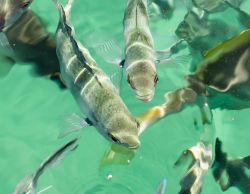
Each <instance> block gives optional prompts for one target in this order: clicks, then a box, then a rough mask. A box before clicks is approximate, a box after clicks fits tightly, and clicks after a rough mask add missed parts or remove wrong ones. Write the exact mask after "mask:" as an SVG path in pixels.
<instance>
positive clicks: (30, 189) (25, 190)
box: [13, 138, 78, 194]
mask: <svg viewBox="0 0 250 194" xmlns="http://www.w3.org/2000/svg"><path fill="white" fill-rule="evenodd" d="M77 140H78V139H77V138H76V139H73V140H71V141H69V142H68V143H66V144H65V145H63V146H62V147H61V148H59V149H58V150H57V151H56V152H55V153H53V154H52V155H51V156H49V157H48V158H47V159H46V160H45V161H44V162H43V163H42V164H41V165H40V167H39V168H38V169H37V170H36V171H35V172H34V173H33V174H31V175H30V176H27V177H25V178H24V179H23V180H22V181H20V182H19V183H18V184H17V186H16V188H15V190H14V192H13V194H35V193H36V187H37V182H38V179H39V177H40V176H41V175H42V174H43V172H44V171H46V170H47V169H48V168H49V167H52V166H54V165H55V164H57V163H58V162H60V160H61V159H62V158H63V157H64V156H65V155H66V154H68V152H70V151H73V150H74V149H76V147H77ZM40 193H41V192H40Z"/></svg>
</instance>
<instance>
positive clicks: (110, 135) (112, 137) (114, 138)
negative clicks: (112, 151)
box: [108, 133, 120, 143]
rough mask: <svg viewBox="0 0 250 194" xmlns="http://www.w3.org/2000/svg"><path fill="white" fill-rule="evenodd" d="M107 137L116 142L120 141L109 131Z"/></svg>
mask: <svg viewBox="0 0 250 194" xmlns="http://www.w3.org/2000/svg"><path fill="white" fill-rule="evenodd" d="M108 135H109V137H110V138H111V139H112V140H113V141H114V142H116V143H120V141H119V140H118V139H117V138H116V137H115V136H113V135H112V134H111V133H108Z"/></svg>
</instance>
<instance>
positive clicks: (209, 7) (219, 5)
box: [192, 0, 244, 12]
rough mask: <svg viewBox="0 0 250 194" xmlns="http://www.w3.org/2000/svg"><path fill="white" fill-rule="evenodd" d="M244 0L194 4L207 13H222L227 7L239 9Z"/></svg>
mask: <svg viewBox="0 0 250 194" xmlns="http://www.w3.org/2000/svg"><path fill="white" fill-rule="evenodd" d="M243 1H244V0H209V1H206V0H192V2H193V4H194V5H195V6H196V7H198V8H201V9H203V10H205V11H207V12H214V11H221V10H223V9H225V6H232V7H235V8H236V7H239V6H240V5H241V3H242V2H243Z"/></svg>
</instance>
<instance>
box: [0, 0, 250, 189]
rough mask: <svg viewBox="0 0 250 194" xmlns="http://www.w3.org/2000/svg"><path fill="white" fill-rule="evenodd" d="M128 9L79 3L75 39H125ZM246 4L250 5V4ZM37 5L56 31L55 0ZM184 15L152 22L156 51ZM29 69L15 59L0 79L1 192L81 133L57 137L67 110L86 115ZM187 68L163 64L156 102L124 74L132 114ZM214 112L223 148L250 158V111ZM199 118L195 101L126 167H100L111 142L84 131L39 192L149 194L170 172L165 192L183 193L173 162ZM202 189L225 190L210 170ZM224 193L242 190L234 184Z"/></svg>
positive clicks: (118, 1) (151, 132)
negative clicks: (143, 98) (139, 93)
mask: <svg viewBox="0 0 250 194" xmlns="http://www.w3.org/2000/svg"><path fill="white" fill-rule="evenodd" d="M125 6H126V1H125V0H105V1H102V0H95V1H91V0H89V1H87V0H78V1H76V3H75V5H74V7H73V10H72V17H71V20H72V23H73V26H74V27H75V32H76V36H77V38H78V39H79V40H80V41H82V42H83V41H84V37H86V36H87V35H89V34H90V33H92V32H93V31H97V30H98V32H99V31H103V34H106V35H107V34H108V35H110V36H112V37H116V38H117V39H118V40H119V41H120V43H121V44H123V37H122V31H123V28H122V19H123V14H124V8H125ZM243 7H244V8H246V7H250V4H249V1H248V2H246V3H245V4H244V6H243ZM31 9H32V10H34V11H35V13H37V14H38V15H39V16H40V17H41V18H42V19H43V20H44V22H45V24H46V27H47V29H48V30H49V31H50V32H55V30H56V27H57V23H58V13H57V11H56V9H55V7H54V5H53V3H52V2H50V1H49V0H46V1H34V2H33V4H32V6H31ZM248 11H249V10H248ZM185 13H186V12H185V9H184V8H183V9H181V8H180V9H178V10H176V11H175V13H174V16H173V18H172V19H171V20H169V21H167V20H154V22H152V23H151V28H152V31H153V34H154V35H155V44H156V48H157V49H163V48H166V47H167V46H168V45H169V44H170V43H172V35H173V34H174V31H175V29H176V27H177V25H178V24H179V23H180V22H181V21H182V19H183V17H184V15H185ZM99 35H100V36H101V35H102V34H99ZM90 51H91V54H93V57H94V58H95V59H96V61H97V63H98V64H99V65H100V66H101V67H102V68H103V69H104V70H105V71H106V72H107V74H109V75H112V74H113V73H114V72H115V71H116V69H117V68H116V67H115V66H114V65H110V64H107V63H106V62H104V60H103V59H101V58H100V57H98V56H97V55H96V53H95V52H93V51H92V50H90ZM184 52H185V51H184ZM31 71H32V66H30V65H24V64H16V65H15V66H14V67H13V68H12V70H11V72H10V73H9V74H8V75H7V76H6V77H5V78H3V79H1V80H0V88H1V92H0V123H1V125H0V126H1V129H0V143H1V144H0V154H1V157H0V194H10V193H11V192H12V191H13V189H14V188H15V186H16V184H17V183H18V182H19V181H20V180H21V179H22V178H23V177H25V176H26V175H29V174H30V173H32V172H33V171H34V170H35V169H36V168H37V167H38V166H39V165H40V163H41V162H42V161H43V160H44V159H45V158H46V157H47V156H48V155H50V154H51V153H53V152H54V151H55V150H56V149H57V148H58V147H59V146H61V145H63V144H64V143H65V142H66V141H67V140H69V139H71V138H72V137H75V136H76V135H75V134H72V135H70V136H68V137H66V138H63V139H58V134H59V133H60V131H61V130H62V129H61V124H62V123H63V122H64V121H63V120H65V115H70V114H72V113H78V114H80V109H79V107H78V106H77V104H76V102H75V100H74V99H73V97H72V96H71V93H70V92H69V91H67V90H61V89H60V88H59V87H58V85H56V84H55V83H54V82H52V81H51V80H49V79H47V78H45V77H34V76H32V75H31ZM187 73H188V65H186V66H185V65H184V66H180V67H178V68H168V67H165V66H164V65H162V66H159V68H158V74H159V78H160V81H159V83H158V85H157V89H156V93H155V98H154V99H153V100H152V101H151V102H150V103H147V104H145V103H143V102H140V101H138V100H137V99H136V98H135V96H134V93H133V92H132V90H131V89H130V87H129V86H128V84H127V82H126V80H125V79H124V80H123V84H122V89H121V96H122V98H123V100H124V101H125V103H126V104H127V106H128V107H129V109H130V111H131V112H132V113H133V114H134V115H138V114H139V113H142V112H143V111H145V110H147V109H148V108H149V107H151V106H153V105H157V104H161V103H163V102H164V101H165V98H164V94H165V92H166V91H169V90H173V89H175V88H178V87H182V86H184V85H185V81H184V79H183V76H184V75H186V74H187ZM213 113H214V119H215V126H216V129H217V132H216V133H217V136H218V137H220V139H221V140H222V141H223V149H224V150H225V151H226V152H227V153H228V154H229V155H230V156H231V157H233V158H235V157H239V156H247V155H249V154H250V152H249V147H248V146H249V140H250V138H249V134H250V133H249V129H248V128H249V127H248V126H249V118H248V115H249V113H250V111H249V109H244V110H238V111H228V110H214V111H213ZM195 120H200V114H199V110H198V108H197V107H196V106H192V107H187V108H186V109H185V110H184V111H182V112H180V113H178V114H174V115H171V116H169V117H167V118H165V119H163V120H161V121H159V122H158V123H156V124H155V125H153V126H152V127H150V128H149V129H147V130H146V131H145V132H144V133H143V134H142V136H141V138H140V139H141V147H140V148H139V150H138V151H137V152H136V154H135V156H134V158H133V159H132V160H131V161H130V163H129V164H124V165H121V164H110V165H102V164H101V161H102V158H103V156H104V154H105V153H106V152H107V151H108V150H109V148H110V146H111V144H110V143H109V142H108V141H107V140H106V139H104V138H103V137H102V136H101V135H100V134H99V133H98V132H97V130H96V129H95V128H93V127H88V128H85V129H83V130H82V131H81V138H80V141H79V147H78V148H77V149H76V150H75V151H74V152H73V153H72V154H70V155H69V156H67V157H66V158H65V159H64V160H62V161H61V163H60V164H58V165H57V166H56V167H55V168H52V169H49V170H48V171H46V172H45V173H44V174H43V175H42V176H41V177H40V179H39V182H38V188H37V191H39V190H42V189H43V188H45V187H48V186H50V185H52V187H51V188H50V189H49V190H47V191H46V192H44V193H46V194H83V193H86V194H101V193H107V194H118V193H121V194H129V193H134V194H151V193H153V192H154V191H155V189H156V186H157V184H158V183H159V181H160V180H161V179H162V178H163V177H166V179H167V192H166V193H169V194H174V193H178V191H179V190H180V186H179V180H180V179H181V177H182V175H183V174H184V172H183V169H178V168H174V167H173V166H174V162H175V161H176V160H177V158H178V157H179V155H180V153H181V152H182V151H183V150H185V149H187V148H189V147H191V146H193V145H195V144H196V142H197V140H198V139H199V135H200V133H199V131H197V129H196V127H195V125H194V121H195ZM108 175H112V179H108ZM202 193H203V194H211V193H215V194H220V193H222V191H221V190H220V188H219V185H218V184H217V183H216V182H215V181H214V179H213V177H212V174H211V171H208V173H207V174H206V175H205V177H204V183H203V190H202ZM225 193H226V194H239V193H240V192H239V191H238V190H237V189H235V188H230V189H229V190H228V191H227V192H225Z"/></svg>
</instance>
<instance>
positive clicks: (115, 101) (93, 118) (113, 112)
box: [54, 0, 140, 149]
mask: <svg viewBox="0 0 250 194" xmlns="http://www.w3.org/2000/svg"><path fill="white" fill-rule="evenodd" d="M54 3H55V5H56V7H57V9H58V10H59V13H60V20H59V25H58V28H57V32H56V48H57V49H56V51H57V56H58V59H59V62H60V72H61V77H62V79H63V81H64V82H65V84H66V86H67V87H68V88H69V90H70V91H71V93H72V95H73V96H74V98H75V100H76V102H77V103H78V105H79V107H80V109H81V111H82V112H83V113H84V114H85V116H86V117H87V119H86V122H87V123H88V124H89V125H92V126H94V127H95V128H96V129H97V130H98V131H99V132H100V133H101V134H102V135H103V136H104V137H106V138H107V139H108V140H109V141H111V142H112V143H116V144H120V145H122V146H125V147H128V148H131V149H136V148H138V147H139V145H140V140H139V132H140V124H139V122H138V120H137V119H136V118H135V117H134V116H133V115H132V114H131V113H130V112H129V110H128V108H127V106H126V105H125V104H124V102H123V100H122V99H121V97H120V95H119V93H118V90H117V89H116V88H115V86H114V85H113V83H112V82H111V80H110V78H109V77H108V76H107V75H106V74H105V72H104V71H103V70H102V69H101V68H100V67H98V65H97V63H96V61H95V60H94V59H93V58H92V56H91V55H90V53H89V51H88V50H87V48H86V47H84V46H83V45H82V44H81V43H80V42H78V41H76V39H75V38H74V33H73V31H74V29H73V27H72V26H71V25H70V21H69V15H70V10H71V7H72V3H73V1H71V0H69V1H68V2H67V5H66V6H65V7H63V6H62V5H61V4H60V3H59V1H57V0H54Z"/></svg>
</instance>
